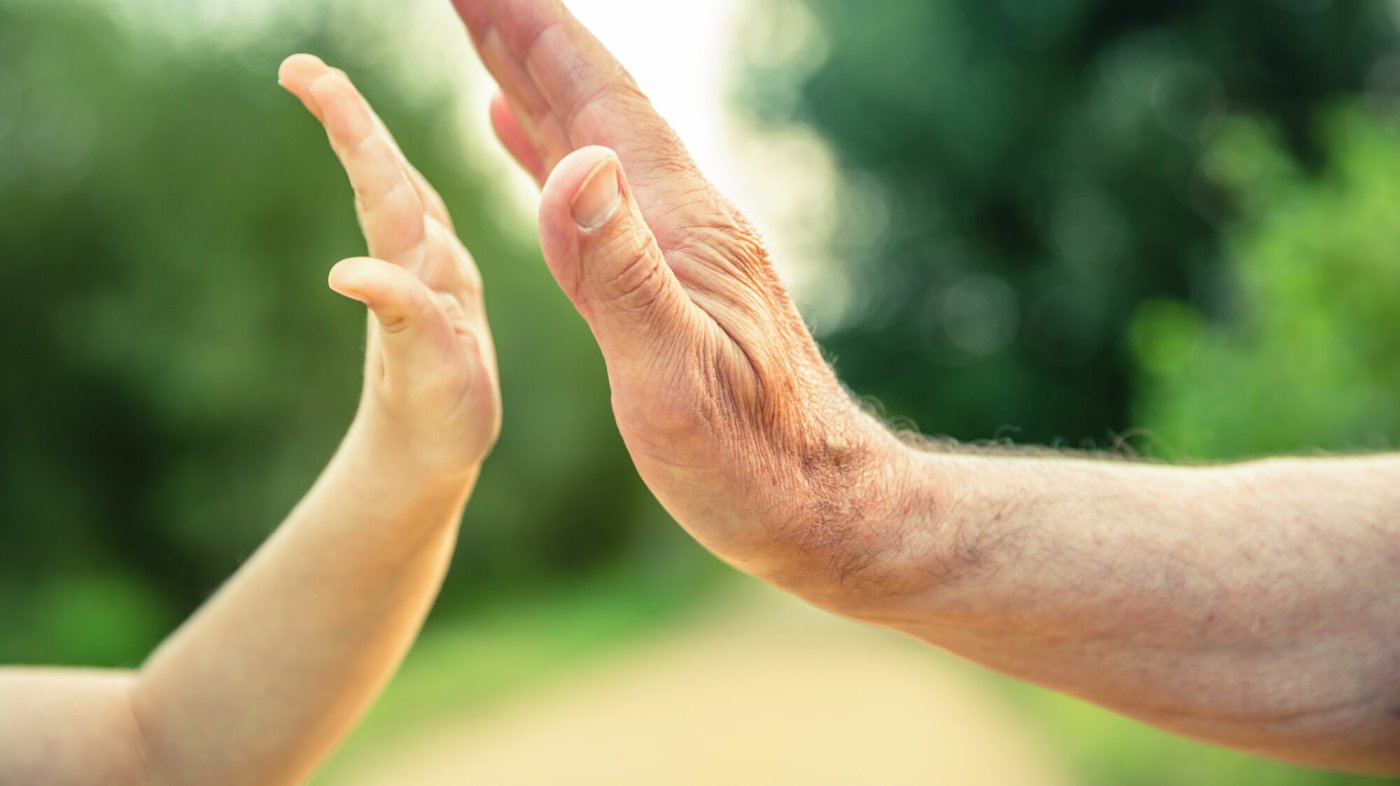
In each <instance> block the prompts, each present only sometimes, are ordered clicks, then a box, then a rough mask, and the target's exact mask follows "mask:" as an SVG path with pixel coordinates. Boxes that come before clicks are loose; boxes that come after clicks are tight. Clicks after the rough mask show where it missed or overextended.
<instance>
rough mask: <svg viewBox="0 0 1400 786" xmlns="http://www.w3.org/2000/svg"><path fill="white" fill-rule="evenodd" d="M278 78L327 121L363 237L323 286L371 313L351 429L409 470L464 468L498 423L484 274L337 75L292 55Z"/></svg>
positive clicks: (432, 196) (473, 462) (483, 449)
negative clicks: (359, 252)
mask: <svg viewBox="0 0 1400 786" xmlns="http://www.w3.org/2000/svg"><path fill="white" fill-rule="evenodd" d="M278 79H279V81H280V82H281V83H282V86H283V87H285V88H286V89H287V90H288V91H290V92H291V93H293V94H294V95H296V97H297V98H299V99H301V101H302V103H304V104H305V105H306V108H307V109H309V110H311V113H312V114H313V115H315V116H316V118H317V119H318V120H320V121H321V123H322V124H323V125H324V126H325V128H326V134H327V135H328V136H329V137H330V142H331V147H332V148H334V149H335V153H336V155H337V156H338V157H339V158H340V161H341V164H342V165H343V166H344V167H345V171H346V173H347V174H348V175H349V176H350V183H351V185H352V186H353V187H354V190H355V207H356V209H357V211H358V213H359V217H360V226H361V227H362V229H363V230H364V234H365V239H366V241H368V243H369V253H370V255H371V258H356V259H347V260H344V261H343V262H341V263H339V264H337V265H336V266H335V267H334V268H332V270H331V272H330V286H331V289H334V290H335V291H336V292H339V293H340V294H342V295H344V296H346V297H348V298H352V299H354V300H358V301H360V302H362V303H364V304H365V305H366V306H368V307H369V310H370V312H371V313H372V314H373V318H372V319H371V320H370V326H369V341H368V349H367V352H366V363H365V387H364V394H363V397H362V399H361V404H360V412H359V414H358V416H357V417H356V429H358V430H359V431H360V432H362V433H366V434H368V435H370V436H369V439H370V440H371V442H372V444H373V445H374V449H375V451H376V453H377V454H379V455H381V456H387V457H392V458H394V459H398V460H402V461H406V462H408V463H409V465H410V467H411V468H413V469H416V470H425V471H428V472H432V473H441V474H451V475H455V474H459V473H467V472H471V471H473V470H474V469H475V468H476V466H477V465H478V464H480V462H481V461H482V459H484V458H485V457H486V454H487V453H488V452H490V450H491V446H492V445H493V444H494V443H495V440H496V436H497V434H498V433H499V431H500V419H501V401H500V392H499V390H498V385H497V372H496V356H495V349H494V347H493V346H492V343H491V332H490V329H489V327H488V326H487V324H486V312H485V309H484V306H483V303H482V298H481V274H480V273H479V272H478V271H477V268H476V265H475V263H473V261H472V258H471V255H470V254H468V253H467V250H466V248H465V247H463V245H462V243H461V241H460V240H458V238H457V235H456V234H455V233H454V232H453V230H452V222H451V219H450V218H449V217H448V215H447V210H446V208H445V207H444V206H443V202H442V198H441V197H439V196H438V194H437V192H436V191H434V190H433V188H432V186H430V185H429V184H428V182H427V181H426V180H424V178H423V176H422V175H421V174H419V172H418V171H417V170H416V169H414V168H413V166H412V165H411V164H409V163H408V161H407V160H406V159H405V158H404V156H403V153H402V152H400V150H399V148H398V145H397V144H396V143H395V142H394V139H393V137H392V136H390V134H389V132H388V130H387V129H386V128H385V127H384V124H383V123H382V122H381V121H380V120H379V118H378V117H377V116H375V114H374V112H373V110H371V109H370V107H369V104H368V103H366V102H365V100H364V98H363V97H362V96H361V95H360V94H359V92H357V91H356V90H355V87H354V86H353V85H352V84H350V80H349V79H348V78H347V77H346V76H345V74H344V73H343V72H341V71H339V70H337V69H332V68H330V67H328V66H327V65H326V64H325V63H323V62H321V60H319V59H318V58H315V57H312V56H310V55H293V56H292V57H289V58H287V60H286V61H285V62H284V63H283V64H282V68H281V70H280V71H279V73H278Z"/></svg>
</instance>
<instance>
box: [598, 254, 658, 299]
mask: <svg viewBox="0 0 1400 786" xmlns="http://www.w3.org/2000/svg"><path fill="white" fill-rule="evenodd" d="M662 283H663V281H662V278H661V264H660V263H659V262H658V261H657V260H656V257H655V255H653V254H652V253H651V252H650V250H649V249H642V250H640V251H636V252H633V253H632V255H631V256H630V257H628V261H627V262H626V263H625V264H624V265H623V266H622V267H620V268H619V269H618V270H617V272H616V273H615V274H614V275H613V276H612V278H611V280H609V281H608V283H607V290H606V291H607V293H608V297H609V299H610V300H611V301H612V302H613V304H615V305H616V306H618V307H620V308H621V309H623V310H625V311H646V310H648V309H650V308H651V307H652V306H654V305H655V304H656V301H657V300H658V299H659V298H660V296H661V287H662Z"/></svg>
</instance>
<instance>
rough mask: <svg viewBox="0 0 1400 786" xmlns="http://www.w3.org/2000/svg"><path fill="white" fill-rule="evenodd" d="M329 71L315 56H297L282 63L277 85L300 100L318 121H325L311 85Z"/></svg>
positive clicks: (278, 70) (278, 71) (278, 72)
mask: <svg viewBox="0 0 1400 786" xmlns="http://www.w3.org/2000/svg"><path fill="white" fill-rule="evenodd" d="M326 70H327V67H326V64H325V63H324V62H323V61H322V60H321V58H319V57H316V56H315V55H308V54H295V55H292V56H291V57H288V58H287V59H286V60H283V61H282V65H281V66H280V67H279V68H278V69H277V84H279V85H281V86H282V88H283V89H284V90H286V91H287V92H289V93H291V94H292V95H294V96H296V97H297V98H298V99H300V101H301V103H302V105H303V106H305V107H306V109H307V111H308V112H310V113H311V114H312V115H313V116H315V118H316V119H317V120H324V119H325V118H324V114H323V113H322V111H321V107H320V105H319V104H318V103H317V101H316V98H315V97H314V96H313V95H311V83H312V82H314V81H316V79H317V78H319V77H320V76H321V75H322V74H324V73H325V72H326Z"/></svg>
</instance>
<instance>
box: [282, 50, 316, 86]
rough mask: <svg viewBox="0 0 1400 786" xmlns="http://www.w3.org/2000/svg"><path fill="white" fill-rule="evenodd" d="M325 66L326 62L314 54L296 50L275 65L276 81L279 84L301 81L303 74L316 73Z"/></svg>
mask: <svg viewBox="0 0 1400 786" xmlns="http://www.w3.org/2000/svg"><path fill="white" fill-rule="evenodd" d="M325 68H326V63H325V61H323V60H322V59H321V58H319V57H317V56H315V55H309V54H306V53H305V52H298V53H296V54H294V55H289V56H288V57H287V58H286V59H284V60H283V61H282V64H281V65H280V66H278V67H277V81H278V82H279V83H281V84H284V85H286V84H291V83H294V82H298V81H302V80H301V79H300V77H302V76H303V75H305V74H311V73H316V72H319V71H321V70H324V69H325Z"/></svg>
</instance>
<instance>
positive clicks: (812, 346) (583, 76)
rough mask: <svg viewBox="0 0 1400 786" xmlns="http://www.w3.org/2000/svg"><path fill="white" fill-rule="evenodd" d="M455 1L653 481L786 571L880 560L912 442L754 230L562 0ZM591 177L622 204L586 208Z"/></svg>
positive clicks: (699, 533)
mask: <svg viewBox="0 0 1400 786" xmlns="http://www.w3.org/2000/svg"><path fill="white" fill-rule="evenodd" d="M455 5H456V7H457V9H458V11H459V13H460V14H461V16H462V18H463V19H464V21H465V22H466V24H467V28H468V30H469V32H470V34H471V36H472V39H473V41H474V42H475V44H476V47H477V50H478V52H479V53H480V54H481V57H482V60H483V62H484V63H485V64H486V66H487V68H488V69H489V70H490V71H491V73H492V74H493V75H494V76H495V77H496V79H497V80H498V81H499V83H500V84H501V86H502V89H503V93H502V95H500V96H497V97H496V99H495V100H494V101H493V104H492V109H491V114H492V121H493V125H494V127H495V129H496V131H497V134H498V135H499V137H500V138H501V140H502V142H503V143H504V145H505V146H506V148H507V149H508V150H509V151H510V152H511V153H512V154H513V155H514V157H515V158H516V160H517V161H518V162H519V163H520V165H521V166H522V167H523V168H524V169H525V170H526V171H528V172H529V173H530V174H531V175H532V176H533V177H534V178H535V180H536V181H537V182H538V183H539V184H540V185H541V186H542V188H543V194H542V198H541V204H540V219H539V221H540V242H541V245H542V247H543V250H544V255H545V259H546V260H547V262H548V264H549V267H550V270H551V271H552V272H553V274H554V276H555V278H556V279H557V280H558V282H559V285H560V286H561V287H562V288H563V290H564V292H565V293H566V294H567V295H568V296H569V298H570V300H572V301H573V303H574V305H575V306H576V307H577V308H578V311H579V313H580V314H582V315H583V317H584V319H585V320H587V322H588V324H589V326H590V327H591V328H592V330H593V333H594V336H595V337H596V338H597V340H598V343H599V345H600V347H601V348H602V351H603V356H604V359H605V361H606V364H607V369H608V377H609V380H610V382H611V386H612V397H613V409H614V412H615V414H616V417H617V423H618V427H619V429H620V431H621V433H622V436H623V439H624V440H625V441H626V444H627V447H628V449H629V450H630V451H631V454H632V457H633V460H634V462H635V463H636V466H637V469H638V471H639V472H640V473H641V475H642V477H643V479H644V480H645V481H646V483H647V485H648V486H649V487H650V488H651V490H652V491H653V492H654V493H655V495H656V497H657V498H658V499H659V500H660V501H661V502H662V504H663V505H665V507H666V508H667V510H668V511H669V512H670V513H671V514H672V515H673V516H674V517H675V518H676V520H677V521H679V522H680V523H681V524H682V525H683V526H684V527H685V528H686V529H687V530H688V531H689V532H690V533H691V534H692V535H693V536H694V537H695V538H696V539H697V540H699V541H700V542H701V543H703V544H705V545H706V546H707V547H709V548H710V549H711V550H712V551H714V552H715V553H716V554H718V555H719V556H720V557H722V558H724V559H725V560H727V561H729V562H731V563H733V564H735V565H737V566H739V567H741V568H743V569H744V570H747V571H749V572H752V573H756V574H758V575H761V576H764V577H765V578H768V579H770V580H773V581H776V582H778V583H780V584H783V585H785V586H788V587H789V588H792V589H802V588H803V587H807V588H808V589H811V590H814V591H815V590H817V589H818V588H817V585H822V586H823V587H824V586H826V585H828V584H830V582H831V579H832V578H833V577H836V578H838V579H840V578H842V577H847V576H850V575H852V574H854V573H857V572H859V569H860V568H861V567H862V566H864V565H870V564H876V563H877V562H880V561H881V560H877V559H876V557H878V556H880V555H884V554H886V553H887V552H890V551H891V550H893V549H894V548H896V546H897V544H898V542H899V538H898V534H899V533H898V532H896V531H894V527H893V526H892V525H891V524H890V523H889V522H890V521H892V520H893V517H892V516H891V515H889V514H890V513H891V511H892V510H893V509H894V508H895V507H896V506H898V505H900V504H901V503H900V494H899V493H897V492H895V491H894V490H893V489H891V488H889V486H888V482H889V481H890V479H891V478H893V477H895V476H896V475H897V474H898V473H897V472H896V471H895V467H896V466H898V465H899V464H900V462H901V461H903V460H904V452H903V450H902V448H901V446H900V444H899V443H898V441H897V440H896V439H895V438H894V437H893V436H892V435H891V434H890V433H889V432H888V431H887V430H886V429H885V428H884V427H883V426H881V425H880V424H879V423H878V422H876V421H875V420H874V419H873V418H871V417H870V416H868V415H867V414H866V413H865V412H864V411H862V409H861V408H860V407H859V406H858V405H857V404H856V403H855V402H854V401H853V399H852V398H851V396H850V395H849V394H848V393H847V392H846V391H845V390H844V389H843V388H842V386H841V384H840V383H839V382H838V381H837V379H836V377H835V375H834V374H833V373H832V371H831V369H830V367H829V366H828V365H827V363H826V361H825V360H824V359H823V357H822V355H821V352H820V350H819V349H818V348H817V345H816V343H815V342H814V341H813V340H812V337H811V335H810V333H809V332H808V331H807V328H806V326H805V325H804V323H803V321H802V318H801V317H800V315H799V314H798V313H797V310H796V309H795V308H794V306H793V303H792V301H791V299H790V298H789V297H788V294H787V292H786V291H785V289H784V288H783V285H782V283H781V281H780V280H779V278H778V275H777V273H776V272H775V270H774V268H773V265H772V262H771V261H770V259H769V257H768V253H767V251H766V250H765V248H764V245H763V241H762V240H761V239H760V238H759V237H758V235H757V233H756V232H755V231H754V229H753V228H752V227H751V226H750V225H749V223H748V222H747V221H746V220H745V219H744V217H743V215H742V214H741V213H740V212H739V211H738V210H737V209H736V208H735V207H734V206H733V205H732V204H731V203H730V202H729V201H728V200H727V199H725V198H724V197H723V196H721V195H720V194H719V193H718V192H717V191H716V190H715V188H714V187H713V186H712V185H711V184H710V183H709V182H708V181H706V180H705V178H704V177H703V176H702V175H701V173H700V172H699V170H698V169H697V168H696V166H695V163H694V162H693V161H692V160H691V158H690V156H689V154H688V153H687V152H686V150H685V148H684V146H683V145H682V144H681V142H680V141H679V140H678V139H677V137H676V135H675V133H674V132H673V131H672V130H671V128H670V127H669V126H668V125H667V124H666V122H665V121H664V120H662V119H661V117H660V116H659V115H658V114H657V113H656V111H655V110H654V109H653V108H652V106H651V104H650V103H649V102H648V101H647V99H646V98H645V96H643V95H642V93H641V92H640V90H639V89H638V88H637V86H636V83H635V82H634V81H633V80H632V78H631V77H630V76H629V75H628V74H627V72H626V71H625V70H624V69H623V68H622V66H621V65H619V64H618V63H617V61H616V60H614V59H613V58H612V57H611V55H609V54H608V53H607V51H606V50H605V49H604V48H603V47H602V45H601V44H599V43H598V41H597V40H596V39H594V38H593V36H592V35H591V34H590V33H589V32H588V31H587V30H585V29H584V28H583V27H582V26H581V25H580V24H579V23H578V22H577V21H576V20H575V19H574V18H573V17H572V16H571V15H570V14H569V12H568V11H567V10H565V9H564V8H563V7H562V6H561V5H560V4H558V3H556V2H510V3H500V2H465V1H460V0H459V2H456V3H455ZM619 164H620V171H619V166H618V165H619ZM590 181H592V183H593V184H596V185H598V186H599V187H600V188H601V189H603V191H602V196H599V197H598V202H597V207H598V209H599V210H601V211H603V212H604V213H606V209H607V207H608V206H609V205H612V206H613V210H612V212H611V213H610V214H607V215H606V216H605V217H603V218H601V219H600V220H597V221H590V220H585V221H584V222H583V223H580V221H579V220H577V219H576V217H575V214H574V213H575V210H574V208H575V207H576V206H578V205H580V204H581V203H582V202H583V201H584V197H583V196H582V195H580V194H579V192H580V190H581V189H583V187H584V185H585V184H589V183H590ZM613 183H616V185H617V186H618V188H619V189H620V191H621V197H620V200H619V199H618V197H617V196H616V194H615V193H614V195H613V196H612V197H611V198H609V197H608V195H607V187H609V186H611V185H612V184H613ZM595 224H596V225H595ZM807 585H812V586H810V587H808V586H807Z"/></svg>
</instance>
